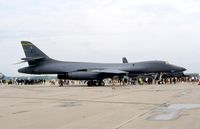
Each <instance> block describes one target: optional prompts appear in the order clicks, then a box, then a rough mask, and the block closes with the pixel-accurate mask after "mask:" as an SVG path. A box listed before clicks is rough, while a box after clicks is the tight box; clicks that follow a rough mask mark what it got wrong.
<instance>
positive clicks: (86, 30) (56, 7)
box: [0, 0, 200, 76]
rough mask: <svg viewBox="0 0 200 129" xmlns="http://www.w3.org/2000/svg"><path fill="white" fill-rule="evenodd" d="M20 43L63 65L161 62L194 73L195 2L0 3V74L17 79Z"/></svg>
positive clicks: (199, 49) (199, 24)
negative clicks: (60, 61)
mask: <svg viewBox="0 0 200 129" xmlns="http://www.w3.org/2000/svg"><path fill="white" fill-rule="evenodd" d="M21 40H27V41H31V42H33V43H34V44H35V45H36V46H38V47H39V48H40V49H41V50H42V51H44V52H45V53H46V54H47V55H48V56H50V57H52V58H55V59H59V60H65V61H84V62H104V63H106V62H112V63H115V62H116V63H119V62H121V58H122V57H124V56H125V57H127V58H128V60H129V61H130V62H138V61H144V60H165V61H168V62H170V63H172V64H176V65H180V66H183V67H186V68H187V69H188V72H198V73H200V59H199V55H200V45H199V44H200V1H199V0H165V1H164V0H0V45H1V47H0V62H1V64H0V72H2V73H4V74H6V75H9V76H16V75H22V74H19V73H18V72H17V69H18V68H20V67H23V66H26V65H27V64H23V65H13V64H14V63H17V62H19V61H20V58H22V57H24V53H23V50H22V47H21V44H20V41H21Z"/></svg>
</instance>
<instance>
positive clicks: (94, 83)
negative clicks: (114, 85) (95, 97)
mask: <svg viewBox="0 0 200 129" xmlns="http://www.w3.org/2000/svg"><path fill="white" fill-rule="evenodd" d="M87 86H105V83H104V82H103V81H88V82H87Z"/></svg>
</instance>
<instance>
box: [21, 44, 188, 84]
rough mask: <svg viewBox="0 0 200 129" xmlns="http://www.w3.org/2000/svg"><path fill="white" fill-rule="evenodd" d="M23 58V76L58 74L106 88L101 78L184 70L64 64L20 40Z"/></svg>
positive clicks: (152, 64) (160, 64)
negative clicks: (24, 63)
mask: <svg viewBox="0 0 200 129" xmlns="http://www.w3.org/2000/svg"><path fill="white" fill-rule="evenodd" d="M21 44H22V47H23V49H24V52H25V55H26V58H22V60H23V61H22V62H21V63H23V62H28V65H29V66H28V67H24V68H21V69H19V70H18V72H20V73H26V74H57V78H58V79H72V80H87V81H88V82H87V85H88V86H92V85H99V86H103V85H105V83H104V81H103V80H104V79H106V78H113V77H114V76H125V75H128V74H144V73H158V74H160V73H167V72H170V73H173V72H182V71H185V70H186V69H185V68H183V67H179V66H175V65H172V64H169V63H167V62H165V61H145V62H137V63H128V61H127V60H126V61H125V63H88V62H64V61H58V60H54V59H52V58H50V57H48V56H47V55H46V54H45V53H43V52H42V51H41V50H40V49H38V48H37V47H36V46H35V45H33V44H32V43H30V42H28V41H21Z"/></svg>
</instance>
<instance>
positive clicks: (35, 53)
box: [21, 41, 49, 65]
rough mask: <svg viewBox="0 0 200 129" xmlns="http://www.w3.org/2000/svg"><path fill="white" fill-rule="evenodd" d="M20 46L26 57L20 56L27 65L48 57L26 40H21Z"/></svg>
mask: <svg viewBox="0 0 200 129" xmlns="http://www.w3.org/2000/svg"><path fill="white" fill-rule="evenodd" d="M21 44H22V47H23V49H24V53H25V55H26V58H22V60H24V61H25V62H28V64H29V65H35V64H36V63H38V62H39V61H41V60H44V59H49V57H48V56H47V55H46V54H44V53H43V52H42V51H41V50H40V49H38V48H37V47H36V46H35V45H34V44H32V43H31V42H28V41H21Z"/></svg>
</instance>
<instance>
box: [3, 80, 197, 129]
mask: <svg viewBox="0 0 200 129" xmlns="http://www.w3.org/2000/svg"><path fill="white" fill-rule="evenodd" d="M199 120H200V86H198V85H197V84H176V85H145V86H121V87H116V89H112V88H111V87H76V86H75V87H55V86H2V85H0V129H133V128H134V129H199V128H200V122H199Z"/></svg>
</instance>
